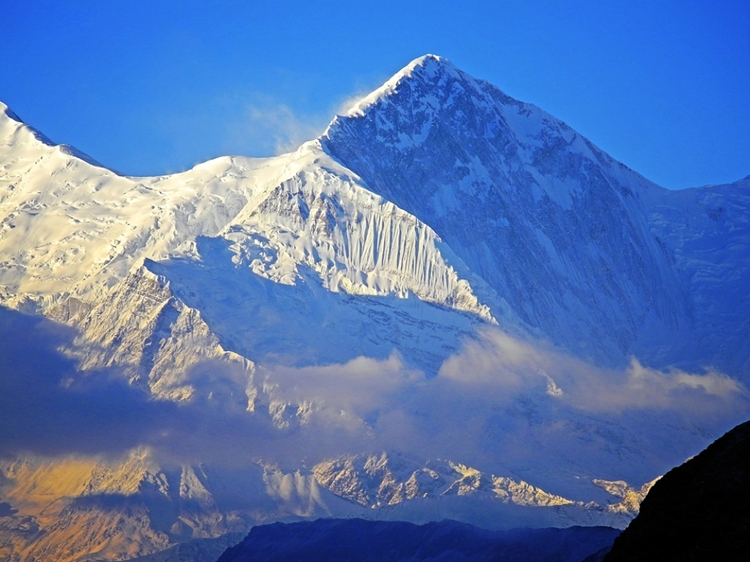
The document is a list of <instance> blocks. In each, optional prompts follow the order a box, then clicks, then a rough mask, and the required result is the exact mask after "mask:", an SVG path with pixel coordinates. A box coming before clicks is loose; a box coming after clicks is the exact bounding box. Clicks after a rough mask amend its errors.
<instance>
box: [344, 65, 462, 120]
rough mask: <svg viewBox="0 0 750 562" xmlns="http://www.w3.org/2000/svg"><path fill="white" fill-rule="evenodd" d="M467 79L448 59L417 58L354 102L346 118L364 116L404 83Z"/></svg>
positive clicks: (346, 113)
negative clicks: (369, 109)
mask: <svg viewBox="0 0 750 562" xmlns="http://www.w3.org/2000/svg"><path fill="white" fill-rule="evenodd" d="M449 77H450V78H463V77H466V78H468V75H466V74H464V73H463V72H461V71H460V70H459V69H458V68H457V67H456V66H454V65H453V63H451V62H450V61H449V60H448V59H446V58H444V57H440V56H438V55H433V54H427V55H423V56H421V57H418V58H416V59H414V60H413V61H411V62H410V63H409V64H407V65H406V66H405V67H404V68H402V69H401V70H399V71H398V72H397V73H396V74H394V75H393V76H392V77H391V78H390V79H389V80H388V81H387V82H386V83H385V84H383V85H382V86H380V88H378V89H377V90H375V91H373V92H372V93H370V94H368V95H367V96H365V97H364V98H362V99H360V100H359V101H357V102H355V103H354V105H352V106H351V107H350V108H349V109H348V110H347V111H346V112H345V114H344V115H345V116H347V117H357V116H361V115H364V113H365V112H366V111H367V109H368V108H369V107H371V106H373V105H376V104H377V103H378V102H379V101H381V100H383V99H386V98H388V97H389V96H390V95H391V94H393V93H395V92H397V91H398V89H399V86H401V85H402V84H403V83H404V82H408V81H411V80H418V81H421V82H434V83H439V82H441V81H445V79H446V78H449Z"/></svg>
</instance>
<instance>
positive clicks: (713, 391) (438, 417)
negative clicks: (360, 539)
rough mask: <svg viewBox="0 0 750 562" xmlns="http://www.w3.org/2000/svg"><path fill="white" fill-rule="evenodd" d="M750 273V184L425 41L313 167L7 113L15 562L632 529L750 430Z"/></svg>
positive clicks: (2, 505) (1, 239)
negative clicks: (529, 98) (620, 143)
mask: <svg viewBox="0 0 750 562" xmlns="http://www.w3.org/2000/svg"><path fill="white" fill-rule="evenodd" d="M748 287H750V176H749V177H748V178H745V179H742V180H739V181H737V182H735V183H733V184H731V185H720V186H707V187H701V188H691V189H686V190H681V191H669V190H666V189H663V188H661V187H659V186H657V185H655V184H653V183H652V182H650V181H648V180H647V179H645V178H643V177H642V176H640V175H639V174H637V173H636V172H634V171H632V170H630V169H629V168H627V167H626V166H624V165H623V164H621V163H619V162H616V161H615V160H614V159H612V158H611V157H610V156H608V155H607V154H605V153H603V152H602V151H601V150H599V149H598V148H597V147H596V146H594V145H593V144H592V143H591V142H590V141H588V140H587V139H585V138H583V137H582V136H580V135H579V134H578V133H576V132H575V131H574V130H573V129H572V128H570V127H569V126H568V125H566V124H565V123H562V122H561V121H559V120H557V119H555V118H554V117H552V116H551V115H548V114H547V113H545V112H544V111H542V110H541V109H539V108H537V107H535V106H533V105H530V104H527V103H523V102H520V101H517V100H514V99H512V98H510V97H509V96H507V95H505V94H504V93H503V92H502V91H500V90H499V89H498V88H497V87H495V86H493V85H491V84H489V83H487V82H484V81H481V80H477V79H475V78H473V77H471V76H469V75H467V74H466V73H464V72H462V71H461V70H459V69H457V68H456V67H455V66H453V65H452V64H451V63H450V62H448V61H447V60H445V59H443V58H441V57H437V56H433V55H427V56H424V57H421V58H419V59H416V60H415V61H413V62H412V63H410V64H409V65H408V66H406V67H405V68H404V69H402V70H401V71H399V72H398V73H397V74H396V75H394V76H393V78H391V79H390V80H389V81H388V82H387V83H386V84H384V85H383V86H382V87H381V88H379V89H378V90H376V91H374V92H373V93H371V94H370V95H369V96H367V97H365V98H363V99H362V100H360V101H359V102H357V103H356V104H354V106H353V107H352V108H351V109H350V110H349V111H348V112H346V113H345V114H342V115H338V116H336V117H335V118H334V119H333V121H332V122H331V123H330V125H329V127H328V128H327V130H326V131H325V133H324V134H323V135H321V136H320V137H319V138H317V139H314V140H311V141H309V142H307V143H305V144H303V145H302V146H300V147H299V148H298V149H297V150H296V151H294V152H291V153H289V154H284V155H280V156H277V157H273V158H248V157H241V156H231V157H221V158H217V159H214V160H211V161H208V162H205V163H202V164H199V165H197V166H195V167H194V168H193V169H191V170H187V171H184V172H181V173H178V174H172V175H167V176H157V177H129V176H124V175H121V174H118V173H116V172H114V171H111V170H108V169H106V168H104V167H102V166H101V165H99V164H98V163H97V162H96V161H95V160H93V159H91V158H89V157H86V156H85V155H83V154H82V153H80V152H78V151H76V150H75V149H73V148H71V147H67V146H65V145H55V144H54V143H52V141H50V140H49V139H48V138H46V137H45V136H44V135H42V134H41V133H40V132H38V131H36V130H34V129H33V128H31V127H30V126H29V125H27V124H25V123H23V121H22V120H21V119H20V118H19V117H18V116H17V115H15V114H14V113H13V112H12V111H11V110H10V109H9V108H7V107H6V106H4V105H0V334H2V335H3V339H2V341H0V358H2V360H3V364H4V365H6V366H7V367H4V368H3V369H2V372H0V375H1V376H2V381H1V382H2V385H3V389H4V392H3V393H2V396H1V397H0V423H1V424H2V426H0V429H2V430H0V539H2V540H0V557H7V558H8V559H11V560H14V561H22V560H34V559H41V558H47V559H51V558H54V559H57V560H61V561H68V560H69V561H71V562H72V561H73V560H80V559H84V558H86V557H89V558H94V557H95V558H97V559H103V560H107V559H128V558H136V557H138V556H157V557H158V556H161V554H159V553H160V552H162V551H165V552H166V550H167V549H173V550H172V551H170V552H176V550H174V549H175V548H177V546H178V545H188V544H189V545H190V547H189V548H196V549H200V548H203V547H204V546H205V548H206V549H208V550H210V549H211V548H213V549H214V550H212V552H213V551H215V549H216V548H219V545H224V544H226V543H225V542H223V541H224V539H222V538H220V537H222V536H230V535H229V534H231V533H244V532H246V531H247V530H248V529H249V528H250V527H251V526H253V525H257V524H261V523H268V522H274V521H288V520H297V519H300V518H302V519H308V518H314V517H321V516H328V517H331V516H332V517H358V518H365V519H377V520H389V521H410V522H412V523H418V524H422V523H427V522H429V521H433V520H436V519H444V518H445V519H457V520H460V521H463V522H466V523H472V524H475V525H478V526H480V527H485V528H488V529H489V528H491V529H509V528H511V527H517V526H529V527H542V526H561V527H568V526H573V525H609V526H614V527H618V528H624V527H625V526H626V525H627V524H628V522H629V521H630V520H631V519H632V518H633V517H634V515H635V514H636V513H637V510H638V505H639V503H640V501H641V499H642V498H643V497H644V496H645V494H646V493H647V492H648V490H649V489H650V487H651V486H652V484H653V482H654V481H655V479H657V478H658V477H659V476H660V475H661V474H663V473H664V472H665V471H666V470H667V469H668V468H670V467H671V466H674V465H676V464H679V463H680V462H682V461H683V460H684V459H685V458H687V457H688V456H690V455H692V454H695V453H696V452H697V451H699V450H700V449H702V448H703V447H704V446H705V445H706V444H707V443H708V442H710V441H711V439H712V438H714V437H716V436H717V435H720V434H721V433H723V432H724V431H725V430H726V429H727V428H728V427H731V426H732V425H734V424H736V423H737V421H739V420H741V419H746V418H747V412H748V411H750V394H749V393H748V391H747V388H746V385H747V384H748V382H749V381H750V323H748V318H750V292H748V290H747V288H748ZM92 420H93V421H92ZM105 437H106V438H105ZM102 522H108V523H107V529H103V528H102ZM109 523H111V525H110V524H109ZM231 536H236V535H231ZM204 540H205V541H209V542H208V543H205V544H204V543H201V542H200V541H204ZM196 541H197V542H196ZM210 541H214V542H210ZM208 544H210V545H213V546H211V547H210V548H209V547H208V546H206V545H208ZM201 545H203V546H201ZM185 548H188V546H185ZM208 550H207V552H208ZM165 556H166V554H165Z"/></svg>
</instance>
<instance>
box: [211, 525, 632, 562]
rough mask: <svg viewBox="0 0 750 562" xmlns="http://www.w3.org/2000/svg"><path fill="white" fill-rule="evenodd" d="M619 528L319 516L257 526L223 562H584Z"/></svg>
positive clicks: (228, 552)
mask: <svg viewBox="0 0 750 562" xmlns="http://www.w3.org/2000/svg"><path fill="white" fill-rule="evenodd" d="M619 532H620V531H619V530H617V529H612V528H610V527H570V528H567V529H514V530H511V531H487V530H484V529H480V528H478V527H474V526H472V525H467V524H464V523H458V522H456V521H440V522H439V523H428V524H426V525H414V524H412V523H405V522H396V521H389V522H386V521H365V520H363V519H319V520H317V521H312V522H302V523H291V524H284V523H274V524H273V525H264V526H260V527H254V528H253V529H252V531H250V534H248V536H247V537H246V538H245V540H244V541H242V542H241V543H240V544H238V545H237V546H235V547H232V548H230V549H228V550H227V551H226V552H224V554H223V555H222V556H221V557H220V558H219V561H218V562H250V561H252V562H260V561H271V560H273V561H275V562H283V561H292V560H294V561H296V562H304V561H311V562H312V561H319V560H326V561H328V562H336V561H342V562H343V561H354V560H356V561H363V562H364V561H373V562H375V561H377V562H382V561H393V562H397V561H404V562H406V561H414V562H416V561H422V560H431V561H441V562H449V561H450V562H453V561H456V562H458V561H461V562H464V561H467V562H468V561H480V560H504V561H513V562H527V561H532V560H533V561H540V562H541V561H549V562H552V561H554V562H580V561H581V560H583V559H584V558H586V557H587V556H589V555H590V554H592V553H594V552H597V551H599V550H601V549H602V548H605V547H607V546H608V545H610V544H611V543H612V541H613V540H614V538H615V537H616V536H617V534H618V533H619Z"/></svg>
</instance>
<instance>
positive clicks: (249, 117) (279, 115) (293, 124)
mask: <svg viewBox="0 0 750 562" xmlns="http://www.w3.org/2000/svg"><path fill="white" fill-rule="evenodd" d="M327 123H328V119H327V118H325V117H322V116H309V115H306V116H300V115H298V114H297V113H295V112H294V111H293V110H292V108H291V107H289V106H288V105H286V104H283V103H276V102H274V101H273V100H270V99H266V100H259V101H255V102H252V103H246V104H244V106H243V107H242V109H241V110H240V111H239V114H238V115H237V118H236V119H232V120H230V121H227V122H226V123H225V127H226V130H227V140H226V143H227V145H228V146H231V147H243V146H247V147H248V148H251V147H262V150H263V151H264V152H265V151H268V150H270V151H272V152H273V154H277V155H278V154H284V153H287V152H291V151H293V150H296V149H297V148H298V147H299V146H300V145H301V144H302V143H304V142H306V141H309V140H312V139H314V138H316V137H317V136H319V135H320V134H321V133H322V132H323V131H324V130H325V127H326V125H327ZM251 155H252V154H251Z"/></svg>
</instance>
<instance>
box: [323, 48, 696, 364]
mask: <svg viewBox="0 0 750 562" xmlns="http://www.w3.org/2000/svg"><path fill="white" fill-rule="evenodd" d="M322 144H323V146H324V148H325V149H326V150H327V151H328V152H329V153H330V154H331V155H333V156H334V157H335V158H337V159H338V160H339V161H341V162H342V163H343V164H344V165H345V166H347V167H348V168H350V169H352V170H354V171H355V172H356V173H357V174H359V176H360V177H362V179H363V180H364V181H365V182H366V184H367V185H368V187H369V188H370V189H372V190H373V191H375V192H377V193H379V194H381V195H383V196H384V197H385V198H387V199H389V200H391V201H393V202H394V203H396V204H397V205H398V206H399V207H401V208H403V209H405V210H407V211H408V212H410V213H412V214H415V215H416V216H418V217H420V218H421V219H422V220H424V221H425V222H426V223H427V224H430V225H431V226H432V227H433V228H434V229H435V231H436V232H437V233H438V235H440V236H441V238H442V239H443V240H445V241H446V242H447V243H448V244H449V245H450V246H451V248H452V249H453V250H454V251H455V252H456V254H457V255H458V256H459V257H460V258H461V259H462V260H463V261H464V262H465V263H466V264H467V265H468V267H469V268H470V269H471V270H472V271H474V272H475V273H477V274H479V275H480V276H481V278H482V279H484V281H486V282H487V283H488V284H489V286H490V287H492V289H494V290H495V291H496V292H497V294H498V295H499V296H500V297H501V298H502V299H504V300H505V301H507V303H508V304H509V305H510V308H511V309H512V310H513V311H514V312H515V313H516V314H517V315H518V316H519V317H520V318H521V319H522V320H523V321H525V322H526V324H527V325H528V326H530V327H532V328H533V329H537V330H539V332H541V333H542V334H543V335H545V336H546V337H549V338H551V339H552V340H553V341H555V342H556V343H559V344H563V345H565V346H566V347H567V348H568V349H570V350H572V351H574V352H576V353H577V354H579V355H583V356H584V357H586V356H589V357H593V358H595V359H597V360H600V361H601V360H604V361H605V362H606V361H611V360H612V358H622V357H623V356H624V355H625V354H627V353H629V352H631V350H632V348H633V344H634V343H635V342H636V340H637V339H638V337H639V334H640V333H641V332H642V331H643V330H646V329H649V332H650V335H651V337H652V338H657V339H660V338H663V332H665V331H670V330H674V329H675V328H676V327H677V326H679V325H680V324H681V323H683V322H684V321H685V318H686V310H685V304H684V302H683V297H682V293H681V289H680V285H679V282H678V279H677V277H676V276H675V275H674V273H673V272H672V269H671V266H670V263H669V260H668V258H667V256H666V255H665V252H664V250H663V249H662V248H661V247H660V246H659V245H658V244H657V243H656V241H655V240H654V237H653V236H652V235H651V233H650V231H649V225H648V222H647V220H646V213H645V206H644V203H643V197H644V194H646V193H648V192H649V191H652V190H659V188H658V187H656V186H654V185H653V184H651V183H650V182H648V181H646V180H645V179H643V178H642V177H641V176H639V175H637V174H635V173H634V172H632V171H630V170H629V169H627V168H625V167H624V166H622V165H621V164H618V163H617V162H615V161H613V160H612V159H611V158H609V157H608V156H606V155H605V154H604V153H602V152H601V151H600V150H598V149H597V148H596V147H594V146H593V145H592V144H591V143H590V142H588V141H587V140H586V139H584V138H582V137H581V136H580V135H578V134H577V133H576V132H575V131H573V130H572V129H570V128H569V127H568V126H567V125H565V124H564V123H562V122H560V121H558V120H556V119H554V118H553V117H551V116H550V115H548V114H546V113H544V112H543V111H541V110H539V109H538V108H536V107H534V106H532V105H528V104H524V103H521V102H518V101H516V100H513V99H511V98H509V97H508V96H506V95H505V94H503V93H502V92H501V91H500V90H499V89H497V88H496V87H494V86H492V85H491V84H488V83H486V82H482V81H479V80H475V79H473V78H471V77H470V76H468V75H467V74H465V73H463V72H461V71H460V70H458V69H456V68H455V67H454V66H453V65H452V64H450V63H449V62H448V61H446V60H445V59H441V58H439V57H435V56H430V55H428V56H426V57H422V58H420V59H417V60H416V61H414V62H412V63H411V64H410V65H409V66H408V67H406V68H405V69H404V70H403V71H401V72H400V73H399V74H397V75H396V76H394V78H393V79H391V80H390V81H389V82H388V83H386V84H385V85H384V86H383V87H382V88H380V89H379V90H377V91H376V92H374V93H373V94H371V95H370V96H368V97H367V98H365V99H364V100H362V101H361V102H360V103H359V104H357V105H355V106H354V107H353V108H352V109H351V110H350V111H349V113H348V114H347V115H345V116H338V117H336V118H335V119H334V121H333V122H332V123H331V125H330V126H329V128H328V130H327V131H326V133H325V134H324V136H323V138H322ZM480 298H481V296H480Z"/></svg>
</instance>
